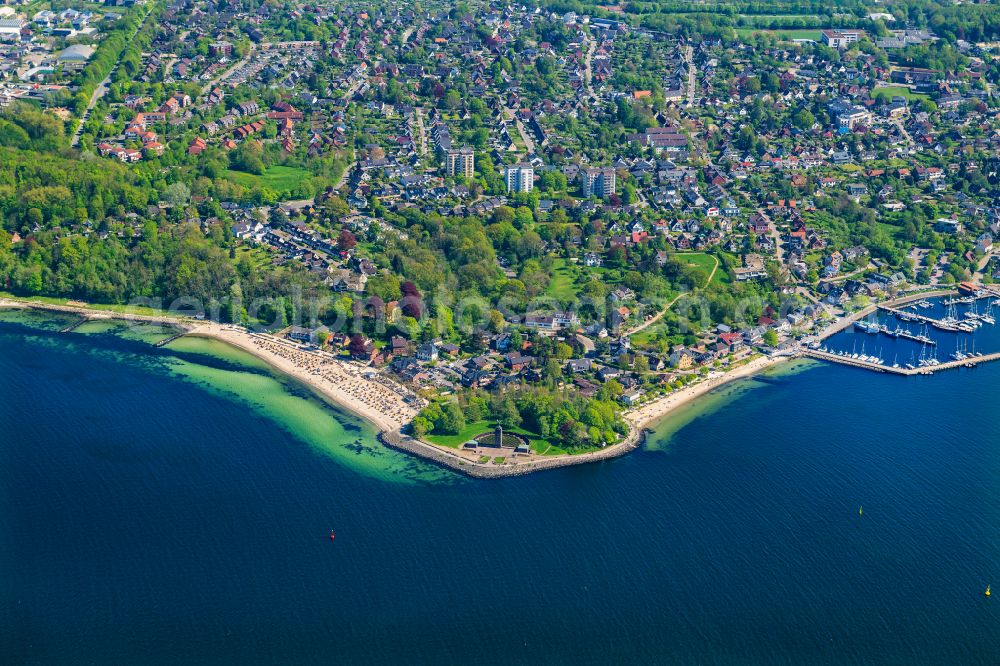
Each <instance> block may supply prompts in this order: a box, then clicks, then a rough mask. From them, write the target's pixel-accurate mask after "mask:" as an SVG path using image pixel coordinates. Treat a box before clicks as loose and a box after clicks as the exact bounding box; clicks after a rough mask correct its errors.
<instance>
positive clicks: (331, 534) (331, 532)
mask: <svg viewBox="0 0 1000 666" xmlns="http://www.w3.org/2000/svg"><path fill="white" fill-rule="evenodd" d="M330 541H333V530H330Z"/></svg>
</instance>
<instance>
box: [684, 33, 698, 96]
mask: <svg viewBox="0 0 1000 666" xmlns="http://www.w3.org/2000/svg"><path fill="white" fill-rule="evenodd" d="M684 61H685V62H686V63H687V68H688V85H687V88H688V89H687V99H688V106H694V82H695V75H696V70H695V67H694V47H693V46H691V45H690V44H689V45H687V46H685V47H684Z"/></svg>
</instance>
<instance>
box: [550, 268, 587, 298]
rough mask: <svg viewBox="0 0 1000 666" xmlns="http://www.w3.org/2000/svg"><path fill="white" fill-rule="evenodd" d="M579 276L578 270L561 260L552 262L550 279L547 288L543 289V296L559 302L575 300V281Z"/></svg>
mask: <svg viewBox="0 0 1000 666" xmlns="http://www.w3.org/2000/svg"><path fill="white" fill-rule="evenodd" d="M579 275H580V269H579V268H578V267H577V266H575V265H572V264H570V263H568V262H567V261H566V260H565V259H562V258H559V259H555V260H554V261H553V262H552V277H551V279H550V280H549V286H548V287H546V288H545V295H546V296H551V297H552V298H556V299H558V300H560V301H572V300H574V299H576V294H577V288H576V279H577V277H579Z"/></svg>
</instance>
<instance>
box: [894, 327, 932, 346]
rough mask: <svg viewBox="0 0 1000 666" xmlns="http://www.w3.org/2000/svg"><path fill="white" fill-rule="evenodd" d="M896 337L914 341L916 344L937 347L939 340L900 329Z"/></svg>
mask: <svg viewBox="0 0 1000 666" xmlns="http://www.w3.org/2000/svg"><path fill="white" fill-rule="evenodd" d="M896 337H899V338H903V339H904V340H913V341H914V342H919V343H921V344H927V345H930V346H932V347H933V346H936V345H937V340H934V339H933V338H923V337H921V336H919V335H917V334H916V333H911V332H910V331H907V330H905V329H900V330H898V331H897V332H896Z"/></svg>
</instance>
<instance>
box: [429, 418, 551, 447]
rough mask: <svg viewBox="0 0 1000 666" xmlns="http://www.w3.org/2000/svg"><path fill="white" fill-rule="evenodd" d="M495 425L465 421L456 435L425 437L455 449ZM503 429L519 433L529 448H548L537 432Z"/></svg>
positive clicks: (493, 423)
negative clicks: (526, 441)
mask: <svg viewBox="0 0 1000 666" xmlns="http://www.w3.org/2000/svg"><path fill="white" fill-rule="evenodd" d="M495 427H496V423H495V422H494V421H476V422H474V423H467V424H466V425H465V427H464V428H463V429H462V431H461V432H459V433H458V434H457V435H427V436H426V437H425V439H426V440H427V441H429V442H431V443H432V444H438V445H440V446H447V447H448V448H451V449H457V448H459V447H460V446H462V444H465V443H466V442H468V441H469V440H470V439H475V438H476V435H480V434H482V433H484V432H491V431H492V430H493V429H494V428H495ZM504 430H506V431H507V432H510V433H513V434H515V435H521V436H522V437H524V438H525V439H527V440H528V443H529V444H530V445H531V448H532V449H534V450H536V451H545V450H546V449H548V448H549V442H548V440H545V439H542V438H540V437H539V436H538V434H537V433H533V432H529V431H527V430H525V429H524V428H504Z"/></svg>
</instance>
